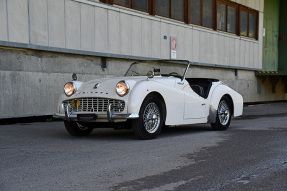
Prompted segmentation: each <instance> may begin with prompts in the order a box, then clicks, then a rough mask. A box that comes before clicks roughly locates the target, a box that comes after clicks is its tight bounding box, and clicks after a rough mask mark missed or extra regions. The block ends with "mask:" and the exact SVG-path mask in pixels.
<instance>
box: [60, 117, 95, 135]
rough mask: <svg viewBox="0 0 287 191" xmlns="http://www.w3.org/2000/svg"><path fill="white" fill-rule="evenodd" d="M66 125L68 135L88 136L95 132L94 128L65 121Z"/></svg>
mask: <svg viewBox="0 0 287 191" xmlns="http://www.w3.org/2000/svg"><path fill="white" fill-rule="evenodd" d="M64 124H65V127H66V129H67V131H68V133H69V134H70V135H72V136H76V137H81V136H88V135H89V134H91V132H92V131H93V128H92V127H85V126H83V125H81V124H79V123H77V122H74V121H71V122H68V121H64Z"/></svg>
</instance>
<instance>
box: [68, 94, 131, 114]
mask: <svg viewBox="0 0 287 191" xmlns="http://www.w3.org/2000/svg"><path fill="white" fill-rule="evenodd" d="M77 100H79V101H80V105H79V106H78V107H72V101H73V99H72V100H67V101H64V102H63V104H64V107H65V109H66V107H67V105H68V104H69V105H70V108H71V112H84V113H90V112H107V110H108V106H109V105H110V104H113V106H114V107H113V109H114V112H123V110H124V109H125V102H124V101H122V100H116V99H109V98H78V99H77Z"/></svg>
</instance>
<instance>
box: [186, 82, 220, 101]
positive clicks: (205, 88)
mask: <svg viewBox="0 0 287 191" xmlns="http://www.w3.org/2000/svg"><path fill="white" fill-rule="evenodd" d="M185 80H186V81H187V82H188V83H189V85H190V87H191V88H192V90H193V91H194V92H195V93H197V94H198V95H200V96H201V97H203V98H205V99H207V97H208V95H209V91H210V88H211V86H212V82H218V81H219V80H217V79H211V78H186V79H185Z"/></svg>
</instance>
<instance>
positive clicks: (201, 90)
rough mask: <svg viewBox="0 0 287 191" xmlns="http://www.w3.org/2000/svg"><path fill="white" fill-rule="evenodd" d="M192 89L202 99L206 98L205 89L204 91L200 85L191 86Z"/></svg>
mask: <svg viewBox="0 0 287 191" xmlns="http://www.w3.org/2000/svg"><path fill="white" fill-rule="evenodd" d="M190 87H191V89H192V90H193V91H194V92H195V93H197V94H198V95H200V96H201V97H204V89H203V87H201V86H199V85H190Z"/></svg>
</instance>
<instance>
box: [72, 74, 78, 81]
mask: <svg viewBox="0 0 287 191" xmlns="http://www.w3.org/2000/svg"><path fill="white" fill-rule="evenodd" d="M72 79H73V80H74V81H76V80H77V79H78V77H77V74H75V73H73V75H72Z"/></svg>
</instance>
